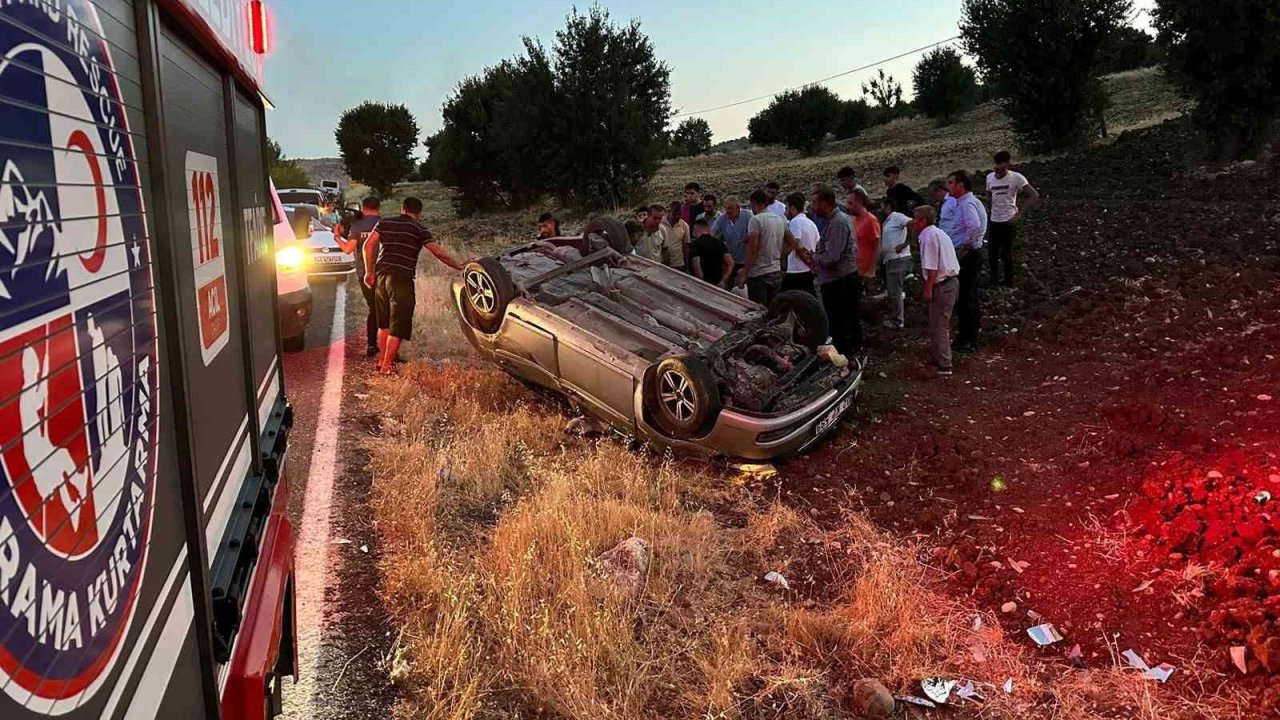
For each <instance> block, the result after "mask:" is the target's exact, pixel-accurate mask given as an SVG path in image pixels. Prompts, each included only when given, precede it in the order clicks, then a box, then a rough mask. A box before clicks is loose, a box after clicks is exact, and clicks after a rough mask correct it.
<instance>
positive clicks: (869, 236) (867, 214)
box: [848, 189, 880, 278]
mask: <svg viewBox="0 0 1280 720" xmlns="http://www.w3.org/2000/svg"><path fill="white" fill-rule="evenodd" d="M848 202H849V215H850V216H852V218H853V232H854V235H855V236H856V237H857V239H858V249H857V258H858V274H859V275H861V276H862V277H864V278H873V277H875V276H876V266H877V265H879V264H880V220H879V219H878V218H877V217H876V216H875V214H874V213H872V212H871V211H870V210H868V209H867V204H868V203H869V202H870V199H869V198H868V197H867V191H866V190H862V189H857V190H854V191H853V193H851V194H850V195H849V200H848Z"/></svg>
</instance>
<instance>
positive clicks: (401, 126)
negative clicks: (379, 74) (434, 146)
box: [333, 102, 418, 196]
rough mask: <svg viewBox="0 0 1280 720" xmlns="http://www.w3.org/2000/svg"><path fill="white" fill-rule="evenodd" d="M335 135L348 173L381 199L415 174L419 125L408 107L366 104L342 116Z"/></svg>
mask: <svg viewBox="0 0 1280 720" xmlns="http://www.w3.org/2000/svg"><path fill="white" fill-rule="evenodd" d="M333 135H334V138H335V139H336V140H337V141H338V149H339V151H341V153H342V162H343V163H344V164H346V166H347V173H348V174H350V175H351V177H352V178H354V179H356V180H358V181H360V182H362V183H364V184H365V185H368V186H369V187H371V188H373V190H374V191H375V192H377V193H378V194H380V195H383V196H385V195H386V194H387V193H389V192H390V191H391V186H392V185H393V184H394V183H397V182H399V181H401V180H403V179H404V178H405V177H407V176H408V175H409V173H411V172H413V170H414V162H413V148H414V146H415V145H417V144H418V123H417V121H415V120H414V119H413V115H412V114H411V113H410V112H409V109H408V108H406V107H405V106H404V105H389V104H384V103H375V102H363V103H361V104H359V105H357V106H356V107H353V108H351V109H349V110H347V111H346V112H344V113H342V117H340V118H339V119H338V129H337V130H335V131H334V133H333Z"/></svg>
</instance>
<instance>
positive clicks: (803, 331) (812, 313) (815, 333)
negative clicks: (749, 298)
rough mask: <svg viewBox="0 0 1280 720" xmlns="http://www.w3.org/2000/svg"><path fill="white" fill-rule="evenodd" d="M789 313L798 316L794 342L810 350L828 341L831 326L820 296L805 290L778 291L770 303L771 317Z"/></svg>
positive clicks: (784, 315)
mask: <svg viewBox="0 0 1280 720" xmlns="http://www.w3.org/2000/svg"><path fill="white" fill-rule="evenodd" d="M788 314H790V315H795V317H796V330H795V335H794V336H793V337H792V340H793V341H794V342H796V343H797V344H799V345H803V346H805V347H807V348H809V349H810V350H817V349H818V346H819V345H821V344H823V343H824V342H826V341H827V335H828V334H829V333H830V327H829V326H828V323H827V313H826V311H824V310H823V309H822V305H821V304H819V303H818V298H816V297H814V296H813V295H810V294H809V293H807V292H805V291H803V290H787V291H785V292H780V293H778V296H777V297H775V298H774V299H773V302H772V303H770V304H769V319H770V320H772V319H774V318H780V317H786V316H787V315H788Z"/></svg>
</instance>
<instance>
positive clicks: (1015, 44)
mask: <svg viewBox="0 0 1280 720" xmlns="http://www.w3.org/2000/svg"><path fill="white" fill-rule="evenodd" d="M1131 9H1132V2H1131V0H965V2H964V5H963V8H962V11H961V20H960V35H961V37H962V38H963V41H964V46H965V50H966V51H967V52H968V53H969V54H970V55H971V56H973V57H974V58H977V60H978V67H979V68H980V71H981V72H982V74H983V77H984V79H985V80H986V81H987V82H990V83H994V84H997V85H999V89H998V92H999V93H1000V94H1001V95H1003V96H1004V106H1005V111H1006V112H1007V113H1008V114H1009V117H1010V119H1011V120H1012V121H1013V129H1014V132H1015V133H1017V135H1018V137H1019V139H1020V140H1021V142H1022V143H1023V144H1024V145H1026V146H1028V147H1030V148H1031V149H1033V150H1037V151H1051V150H1061V149H1064V148H1067V147H1071V146H1073V145H1076V144H1079V143H1081V142H1083V141H1085V140H1087V139H1088V138H1090V137H1093V136H1095V135H1096V134H1097V129H1099V128H1101V127H1102V113H1103V111H1104V110H1105V109H1106V107H1107V95H1106V91H1105V89H1104V88H1103V86H1102V81H1101V79H1100V72H1099V68H1100V66H1101V59H1102V58H1101V50H1102V48H1103V47H1104V46H1105V44H1106V43H1107V41H1108V39H1109V38H1110V37H1111V36H1112V35H1113V34H1114V33H1115V32H1116V31H1117V30H1118V29H1119V28H1120V27H1122V26H1123V25H1124V24H1125V21H1126V18H1128V16H1129V12H1130V10H1131Z"/></svg>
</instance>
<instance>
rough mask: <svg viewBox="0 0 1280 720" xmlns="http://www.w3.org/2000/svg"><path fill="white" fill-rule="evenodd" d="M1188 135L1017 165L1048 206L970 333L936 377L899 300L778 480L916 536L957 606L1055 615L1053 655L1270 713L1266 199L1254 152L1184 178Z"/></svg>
mask: <svg viewBox="0 0 1280 720" xmlns="http://www.w3.org/2000/svg"><path fill="white" fill-rule="evenodd" d="M1193 142H1194V141H1193V140H1192V138H1191V137H1189V136H1188V135H1187V134H1186V132H1185V130H1184V129H1183V127H1182V125H1181V124H1179V123H1176V122H1171V123H1167V124H1165V125H1163V126H1160V127H1157V128H1152V129H1148V130H1142V131H1138V132H1134V133H1129V134H1126V135H1125V136H1124V137H1122V138H1120V139H1119V140H1118V141H1117V142H1116V143H1114V144H1112V145H1110V146H1106V147H1101V148H1097V149H1095V150H1093V151H1090V152H1088V153H1082V154H1080V155H1076V156H1072V157H1070V158H1066V159H1059V160H1053V161H1048V162H1041V163H1034V164H1030V165H1028V166H1026V167H1025V168H1023V171H1024V172H1025V173H1026V174H1027V176H1028V177H1030V178H1031V179H1032V180H1033V182H1035V183H1036V184H1037V185H1038V186H1039V187H1040V189H1041V191H1042V193H1043V194H1044V195H1045V198H1046V201H1045V203H1044V204H1043V205H1042V206H1041V207H1040V208H1038V209H1037V210H1036V211H1034V212H1032V213H1029V214H1028V217H1027V220H1026V222H1025V224H1024V225H1023V226H1022V228H1021V230H1020V233H1021V235H1020V240H1021V242H1020V244H1019V246H1018V247H1017V250H1016V258H1017V261H1018V263H1019V265H1020V267H1019V276H1018V278H1017V281H1016V284H1017V289H1016V290H1014V291H1012V292H1009V291H1003V290H991V291H989V292H988V293H987V296H986V304H985V308H984V311H985V314H986V317H985V318H984V331H985V335H984V345H983V349H982V350H981V351H980V352H979V353H978V354H976V355H974V356H972V357H969V358H967V359H965V360H964V361H963V362H962V363H960V364H959V365H958V368H957V373H956V375H955V376H954V377H952V378H947V379H940V378H936V377H935V376H934V375H933V373H932V372H931V371H930V370H929V369H927V368H925V366H924V360H925V350H924V345H923V332H922V330H921V327H922V326H923V324H924V318H923V308H922V306H921V305H920V303H918V302H916V303H914V306H913V307H912V313H911V315H910V316H909V326H910V327H909V329H908V330H907V331H906V332H905V333H899V332H897V331H886V330H879V331H878V332H877V333H876V334H875V335H874V336H873V338H872V340H871V343H872V350H871V357H872V372H871V375H872V376H873V377H872V380H871V382H870V383H869V384H868V391H867V395H866V397H865V398H864V402H863V407H862V413H861V415H860V416H859V417H858V418H856V419H854V420H853V421H852V422H851V423H849V424H847V426H846V429H845V430H844V431H843V432H842V433H841V434H840V435H839V436H838V437H837V438H835V439H834V440H833V441H832V442H831V443H829V444H828V445H827V447H826V448H825V449H823V450H821V451H819V452H817V453H814V454H813V455H811V456H809V457H806V458H801V459H798V460H795V461H793V462H790V463H787V464H786V465H784V466H783V467H782V468H781V471H782V472H781V475H782V481H781V483H780V484H779V487H780V488H781V489H783V491H784V492H786V493H787V497H788V498H789V499H790V502H792V503H794V504H795V505H797V506H799V507H804V508H806V509H808V510H809V511H810V512H811V514H813V515H814V516H815V517H817V518H819V519H820V520H821V521H824V522H825V524H827V525H828V526H830V527H838V525H839V524H840V523H841V522H842V520H841V518H842V517H843V514H844V513H846V512H848V511H850V510H858V511H864V512H866V513H869V514H870V516H871V517H872V518H873V519H874V520H875V521H876V522H877V523H879V524H880V525H881V526H883V527H885V528H887V529H889V530H891V531H893V532H894V533H896V534H898V535H899V536H900V537H902V538H904V539H908V540H913V541H919V542H920V543H921V546H922V547H923V548H925V551H924V558H923V559H924V560H925V562H926V563H928V564H931V565H932V566H934V567H935V568H937V569H938V570H940V571H941V573H940V574H939V577H940V578H941V579H940V582H941V583H942V584H944V585H945V586H946V587H948V588H949V590H950V592H951V593H952V594H953V595H954V596H956V597H957V598H964V599H971V600H974V601H976V602H977V603H978V604H979V607H982V608H985V609H988V610H991V611H998V612H1001V615H1002V617H1003V618H1005V619H1006V620H1008V622H1009V623H1010V624H1012V625H1017V624H1018V623H1021V624H1022V625H1025V626H1026V627H1031V626H1033V625H1037V624H1040V623H1045V622H1048V623H1053V624H1054V625H1055V626H1056V627H1057V628H1058V630H1059V631H1060V632H1061V633H1062V635H1063V636H1064V637H1065V639H1064V640H1063V641H1062V642H1058V643H1055V644H1053V645H1051V646H1049V647H1048V648H1045V649H1044V650H1042V651H1041V654H1042V655H1043V656H1044V658H1045V659H1046V660H1047V661H1049V662H1053V663H1068V664H1079V665H1084V666H1094V667H1096V666H1100V665H1111V664H1114V663H1116V662H1117V660H1118V658H1117V655H1118V654H1119V653H1121V652H1123V651H1124V650H1127V649H1133V650H1134V651H1135V652H1136V653H1137V654H1138V655H1139V656H1141V657H1142V658H1144V659H1145V660H1146V661H1147V662H1148V663H1149V664H1150V665H1151V666H1153V667H1154V666H1156V665H1158V664H1160V663H1165V662H1167V663H1169V664H1171V665H1173V666H1174V667H1175V668H1177V670H1176V671H1175V674H1174V675H1173V677H1172V679H1171V680H1170V681H1169V685H1170V686H1171V687H1172V688H1173V690H1174V691H1175V692H1179V693H1184V694H1186V695H1187V696H1189V697H1191V696H1194V697H1201V696H1204V695H1206V694H1209V695H1211V694H1214V693H1234V692H1241V693H1242V697H1245V698H1246V701H1247V703H1248V706H1249V707H1250V710H1249V712H1247V713H1246V716H1255V715H1253V714H1252V713H1255V712H1256V713H1266V712H1269V713H1278V712H1280V684H1278V683H1277V678H1280V627H1278V626H1277V618H1278V617H1280V604H1278V603H1277V598H1280V513H1278V512H1277V510H1280V505H1277V504H1276V503H1277V502H1280V500H1273V499H1272V495H1275V496H1276V497H1277V498H1280V458H1277V452H1280V450H1278V448H1280V446H1278V445H1277V443H1276V440H1277V435H1278V434H1280V399H1276V400H1273V399H1272V395H1276V396H1277V397H1278V398H1280V392H1277V389H1278V387H1280V386H1278V384H1277V380H1278V379H1280V315H1278V314H1277V310H1278V309H1280V300H1277V298H1276V290H1277V288H1278V287H1280V200H1278V199H1277V197H1276V196H1275V194H1274V193H1273V192H1271V190H1270V182H1271V180H1272V178H1274V177H1275V173H1276V167H1275V166H1274V165H1271V166H1269V165H1266V164H1263V165H1253V164H1245V165H1241V166H1235V167H1231V168H1219V169H1216V170H1214V171H1212V172H1211V171H1208V170H1206V169H1200V170H1197V171H1193V172H1186V171H1185V168H1186V167H1187V165H1186V162H1185V161H1186V152H1187V149H1188V148H1189V147H1192V143H1193ZM912 292H913V293H916V295H914V296H913V297H918V292H919V288H918V287H916V288H913V289H912ZM879 310H880V308H877V307H876V306H875V305H874V304H872V305H869V306H868V307H867V311H868V314H869V315H870V316H871V319H872V320H873V321H875V320H876V317H875V315H876V313H877V312H878V311H879ZM874 326H875V327H877V328H878V326H879V323H878V321H876V322H874ZM800 555H801V553H799V552H798V553H797V561H798V562H800V563H802V564H803V559H802V558H801V557H800ZM808 587H809V588H810V590H809V592H812V593H813V594H815V595H819V596H820V595H821V594H822V592H823V578H822V577H820V576H815V577H812V578H808ZM1022 639H1023V640H1024V641H1025V642H1026V643H1027V644H1028V645H1031V641H1030V640H1029V639H1028V638H1026V636H1025V635H1024V636H1023V638H1022ZM1033 647H1034V646H1033ZM1233 648H1235V650H1233ZM1233 653H1234V660H1233ZM1121 662H1123V661H1121ZM1238 665H1239V666H1242V667H1238Z"/></svg>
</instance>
